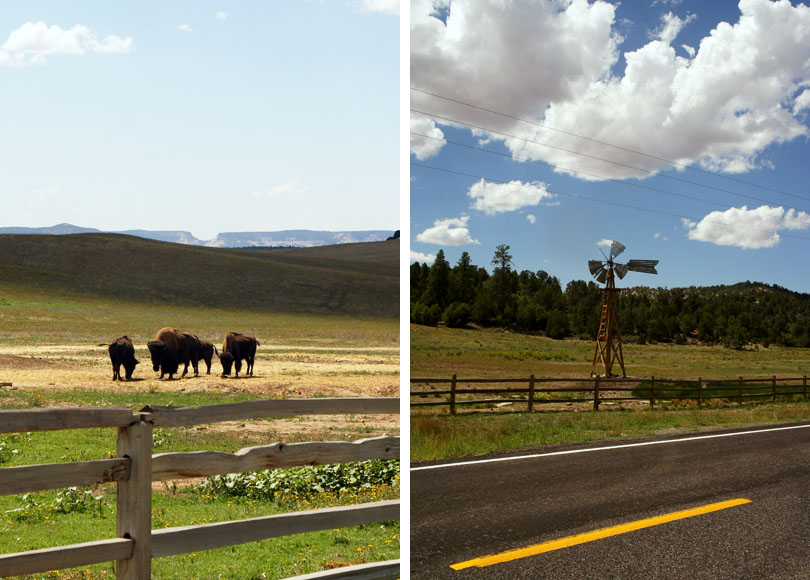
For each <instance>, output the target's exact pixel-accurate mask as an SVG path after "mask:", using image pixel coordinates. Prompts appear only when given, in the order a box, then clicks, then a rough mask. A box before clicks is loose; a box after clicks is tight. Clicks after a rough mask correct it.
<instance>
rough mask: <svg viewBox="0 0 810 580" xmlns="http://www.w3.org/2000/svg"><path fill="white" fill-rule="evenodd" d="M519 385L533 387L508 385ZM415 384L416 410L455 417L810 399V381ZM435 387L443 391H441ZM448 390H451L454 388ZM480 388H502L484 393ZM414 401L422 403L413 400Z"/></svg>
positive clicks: (452, 380) (434, 380)
mask: <svg viewBox="0 0 810 580" xmlns="http://www.w3.org/2000/svg"><path fill="white" fill-rule="evenodd" d="M514 384H519V385H520V384H525V385H527V386H526V387H522V386H518V387H513V386H507V385H514ZM411 385H412V390H411V392H410V396H411V403H410V404H411V407H424V406H436V405H443V406H449V407H450V413H452V414H455V413H456V407H457V406H460V405H470V406H474V405H493V404H507V403H525V404H526V405H527V409H528V410H529V411H534V409H535V406H537V405H544V404H560V403H564V404H568V403H571V404H574V403H588V404H592V405H593V409H594V410H595V411H597V410H599V406H600V404H602V403H604V402H609V403H613V404H615V403H622V402H628V401H648V402H649V404H650V406H651V407H652V406H654V405H655V404H656V402H659V403H662V402H668V401H677V400H694V401H696V403H697V405H698V406H701V405H703V404H704V403H705V402H706V401H708V400H711V399H726V400H729V401H736V402H737V403H738V404H740V405H742V404H743V401H744V400H747V399H754V398H758V399H762V398H769V399H770V400H771V401H775V400H776V398H777V397H779V396H796V395H801V396H802V397H804V398H805V399H806V398H807V376H801V377H781V378H780V377H776V376H772V377H769V378H751V379H745V378H743V377H737V378H733V379H704V378H698V379H661V378H658V377H649V378H610V379H605V378H603V377H601V378H600V377H593V378H583V379H577V378H537V377H535V376H534V375H530V376H529V377H528V378H503V379H481V378H472V379H460V378H458V377H457V376H456V375H453V376H452V377H451V378H412V379H411ZM413 385H425V386H427V387H428V388H422V389H418V390H414V389H413ZM435 385H442V387H439V388H436V387H435ZM443 385H449V388H448V387H446V386H443ZM474 385H497V386H495V387H483V388H482V387H477V386H474ZM639 393H643V394H639ZM492 395H500V396H498V397H492ZM538 395H540V397H539V398H538ZM414 397H417V398H419V399H420V400H413V398H414ZM487 397H488V398H487Z"/></svg>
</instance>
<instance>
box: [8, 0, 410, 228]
mask: <svg viewBox="0 0 810 580" xmlns="http://www.w3.org/2000/svg"><path fill="white" fill-rule="evenodd" d="M398 12H399V2H398V0H365V2H364V1H362V0H321V1H306V0H285V1H283V2H282V1H278V2H275V1H273V2H265V1H259V0H256V1H231V0H220V1H214V2H212V1H207V0H202V1H193V2H192V1H172V2H162V1H157V0H150V1H139V2H127V3H124V2H104V1H101V0H93V1H86V2H63V1H61V0H53V1H41V0H32V1H25V2H22V1H9V2H3V4H2V7H0V108H1V109H2V111H3V112H2V114H0V118H2V121H1V122H0V128H1V132H2V139H0V199H2V200H3V212H2V215H1V217H0V226H50V225H54V224H57V223H60V222H70V223H73V224H76V225H80V226H86V227H96V228H100V229H106V230H122V229H170V230H189V231H191V232H192V233H193V234H194V235H196V236H197V237H199V238H204V239H208V238H211V237H213V236H214V235H215V234H216V233H217V232H222V231H247V230H280V229H291V228H306V229H330V230H346V229H391V230H394V229H397V228H399V165H398V161H397V156H398V146H399V142H398V137H397V135H398V132H399V113H398V111H399V96H400V93H399V73H398V70H399V17H398Z"/></svg>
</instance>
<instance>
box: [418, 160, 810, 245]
mask: <svg viewBox="0 0 810 580" xmlns="http://www.w3.org/2000/svg"><path fill="white" fill-rule="evenodd" d="M411 166H413V167H422V168H424V169H432V170H433V171H442V172H444V173H450V174H453V175H462V176H464V177H472V178H474V179H484V180H486V181H489V182H492V183H500V184H502V185H505V184H508V183H509V182H508V181H504V180H501V179H492V178H489V177H485V176H483V175H474V174H472V173H465V172H463V171H455V170H453V169H445V168H443V167H435V166H432V165H424V164H421V163H414V162H413V161H411ZM520 187H529V188H532V189H539V190H542V191H545V192H547V193H552V194H554V195H564V196H566V197H572V198H574V199H584V200H587V201H595V202H598V203H604V204H607V205H613V206H617V207H624V208H628V209H635V210H639V211H645V212H648V213H655V214H659V215H665V216H670V217H676V218H680V219H685V220H689V221H692V222H698V221H702V222H705V223H711V224H716V225H719V226H724V227H727V228H735V229H744V230H750V231H754V232H762V233H765V234H774V235H778V236H788V237H791V238H798V239H800V240H810V237H807V236H800V235H797V234H789V233H785V232H776V231H773V230H763V229H760V228H752V227H749V226H741V225H737V224H729V223H726V222H720V221H714V220H707V219H705V218H696V217H693V216H685V215H681V214H676V213H672V212H667V211H662V210H657V209H650V208H646V207H639V206H637V205H630V204H627V203H620V202H617V201H608V200H605V199H599V198H596V197H588V196H586V195H580V194H578V193H566V192H563V191H554V190H551V189H545V188H542V187H538V186H536V185H531V184H526V183H521V185H520Z"/></svg>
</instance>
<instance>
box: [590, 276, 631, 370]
mask: <svg viewBox="0 0 810 580" xmlns="http://www.w3.org/2000/svg"><path fill="white" fill-rule="evenodd" d="M618 293H619V290H618V289H617V288H616V281H615V278H614V275H613V268H610V269H609V270H608V275H607V283H606V284H605V295H604V298H603V299H602V317H601V319H600V321H599V332H598V333H597V335H596V347H595V349H594V353H593V364H592V366H591V376H594V377H595V376H598V375H599V372H598V369H597V367H598V366H600V364H601V366H602V368H603V369H604V374H603V375H602V376H605V377H613V376H617V375H614V374H613V364H614V363H616V362H618V363H619V366H620V367H621V369H622V377H626V376H627V375H626V374H625V370H624V354H623V352H622V337H621V335H620V334H619V316H618V314H617V308H616V295H617V294H618Z"/></svg>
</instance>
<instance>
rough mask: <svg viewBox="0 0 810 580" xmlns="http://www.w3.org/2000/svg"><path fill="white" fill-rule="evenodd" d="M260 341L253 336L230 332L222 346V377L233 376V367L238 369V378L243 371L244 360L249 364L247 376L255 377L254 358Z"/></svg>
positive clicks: (220, 357) (220, 356) (220, 358)
mask: <svg viewBox="0 0 810 580" xmlns="http://www.w3.org/2000/svg"><path fill="white" fill-rule="evenodd" d="M257 346H259V341H258V340H256V339H255V338H254V337H252V336H248V335H246V334H239V333H238V332H229V333H228V334H226V335H225V343H224V344H223V345H222V354H220V355H219V362H220V364H222V376H223V377H225V376H227V375H230V374H231V365H234V363H235V367H236V376H237V377H238V376H239V371H240V370H242V360H243V359H244V360H245V362H246V363H247V371H246V375H248V376H251V377H252V376H253V358H254V357H255V356H256V347H257Z"/></svg>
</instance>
